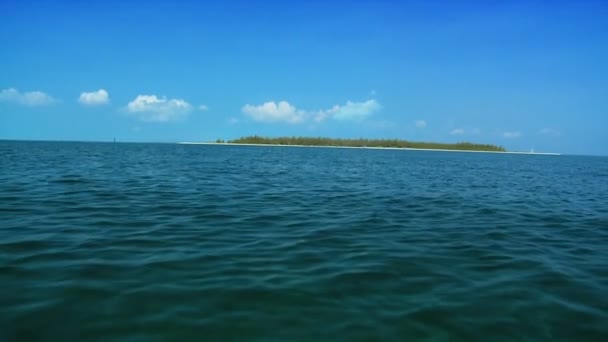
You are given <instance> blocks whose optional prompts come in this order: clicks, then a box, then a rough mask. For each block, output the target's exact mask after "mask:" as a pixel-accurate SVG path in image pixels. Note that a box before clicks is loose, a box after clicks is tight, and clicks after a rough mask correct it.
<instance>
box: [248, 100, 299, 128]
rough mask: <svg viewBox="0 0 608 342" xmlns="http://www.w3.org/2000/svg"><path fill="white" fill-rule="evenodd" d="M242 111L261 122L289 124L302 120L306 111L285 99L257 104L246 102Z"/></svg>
mask: <svg viewBox="0 0 608 342" xmlns="http://www.w3.org/2000/svg"><path fill="white" fill-rule="evenodd" d="M242 111H243V113H245V114H246V115H248V116H250V117H251V118H252V119H253V120H255V121H261V122H286V123H290V124H295V123H300V122H303V121H304V119H305V117H306V113H305V112H304V111H301V110H298V109H297V108H296V107H295V106H292V105H290V104H289V102H287V101H280V102H279V103H275V102H274V101H270V102H266V103H264V104H262V105H259V106H253V105H250V104H246V105H245V106H243V108H242Z"/></svg>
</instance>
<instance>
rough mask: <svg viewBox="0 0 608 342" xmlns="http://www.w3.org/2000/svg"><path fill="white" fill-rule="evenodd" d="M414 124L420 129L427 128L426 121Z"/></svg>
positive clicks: (417, 121) (418, 121)
mask: <svg viewBox="0 0 608 342" xmlns="http://www.w3.org/2000/svg"><path fill="white" fill-rule="evenodd" d="M414 124H415V125H416V127H418V128H425V127H426V121H424V120H416V121H414Z"/></svg>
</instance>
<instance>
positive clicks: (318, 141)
mask: <svg viewBox="0 0 608 342" xmlns="http://www.w3.org/2000/svg"><path fill="white" fill-rule="evenodd" d="M215 143H217V144H242V145H282V146H319V147H321V146H323V147H361V148H402V149H423V150H451V151H480V152H482V151H483V152H506V149H505V148H504V147H502V146H497V145H490V144H475V143H470V142H458V143H439V142H416V141H407V140H400V139H364V138H359V139H333V138H322V137H274V138H273V137H262V136H258V135H253V136H247V137H242V138H238V139H233V140H227V141H224V140H222V139H218V140H216V142H215Z"/></svg>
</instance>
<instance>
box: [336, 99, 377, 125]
mask: <svg viewBox="0 0 608 342" xmlns="http://www.w3.org/2000/svg"><path fill="white" fill-rule="evenodd" d="M336 108H337V110H336ZM381 108H382V106H380V104H379V103H378V101H376V100H373V99H372V100H367V101H365V102H351V101H347V102H346V104H345V105H343V106H335V107H334V108H332V111H333V110H336V111H335V112H334V114H333V118H334V119H336V120H362V119H365V118H366V117H368V116H370V115H372V114H373V113H375V112H377V111H379V110H380V109H381Z"/></svg>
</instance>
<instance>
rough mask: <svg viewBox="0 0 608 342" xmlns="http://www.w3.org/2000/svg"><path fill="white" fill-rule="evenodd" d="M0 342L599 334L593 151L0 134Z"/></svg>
mask: <svg viewBox="0 0 608 342" xmlns="http://www.w3.org/2000/svg"><path fill="white" fill-rule="evenodd" d="M0 285H1V287H0V340H1V341H34V340H44V341H59V340H75V341H76V340H77V341H81V340H86V341H93V340H97V341H109V340H112V341H156V340H157V341H165V340H243V339H245V340H258V339H262V340H313V339H321V340H366V339H367V340H450V341H455V340H462V341H470V340H483V341H486V340H505V341H512V340H552V341H555V340H563V341H574V340H576V341H583V340H589V341H592V340H597V341H602V340H603V341H606V340H608V158H605V157H584V156H540V155H504V154H486V153H453V152H452V153H450V152H424V151H395V150H366V149H334V148H290V147H251V146H201V145H177V144H126V143H116V144H112V143H62V142H11V141H0Z"/></svg>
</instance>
